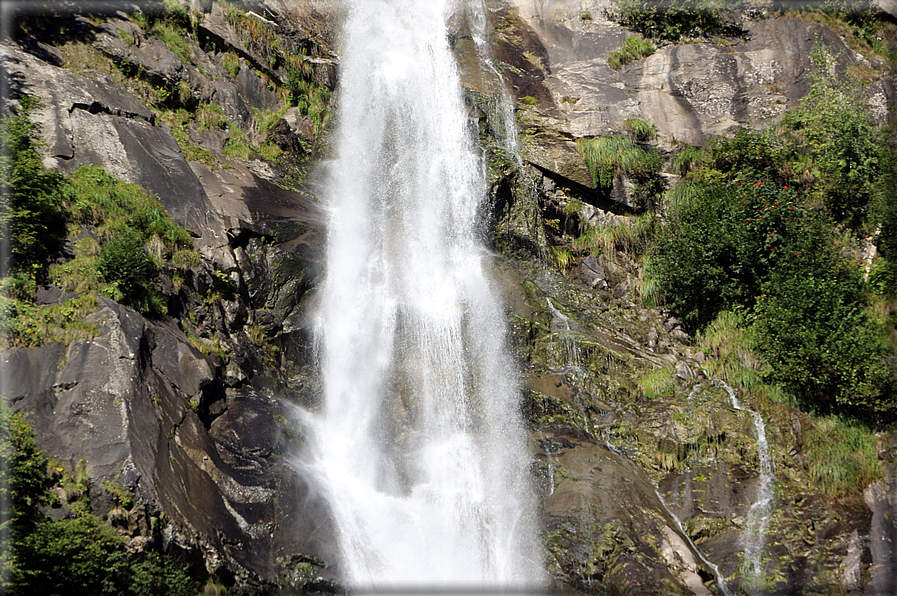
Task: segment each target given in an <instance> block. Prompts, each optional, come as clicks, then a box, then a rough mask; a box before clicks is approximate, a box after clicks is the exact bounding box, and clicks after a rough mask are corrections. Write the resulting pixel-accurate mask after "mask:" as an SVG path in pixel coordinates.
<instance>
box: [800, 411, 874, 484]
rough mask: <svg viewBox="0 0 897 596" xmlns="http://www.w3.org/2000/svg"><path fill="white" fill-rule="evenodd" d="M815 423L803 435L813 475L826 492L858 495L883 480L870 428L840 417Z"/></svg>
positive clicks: (810, 471) (809, 466) (815, 421)
mask: <svg viewBox="0 0 897 596" xmlns="http://www.w3.org/2000/svg"><path fill="white" fill-rule="evenodd" d="M814 423H815V426H814V428H812V429H810V430H809V431H807V432H806V433H805V434H804V451H805V453H806V456H807V469H808V471H809V473H810V476H811V477H812V478H813V480H814V481H815V484H816V486H817V487H819V488H820V489H821V490H822V491H823V492H825V493H826V494H829V495H832V496H838V495H843V494H847V493H850V492H855V491H858V490H862V489H863V488H864V487H866V486H867V485H868V484H869V483H871V482H873V481H875V480H878V479H879V478H881V477H882V470H881V465H880V464H879V462H878V457H877V453H876V439H875V435H873V434H872V433H871V432H870V431H869V429H868V428H866V427H864V426H862V425H860V424H858V423H856V422H851V421H847V420H844V419H842V418H838V417H830V418H818V419H815V420H814Z"/></svg>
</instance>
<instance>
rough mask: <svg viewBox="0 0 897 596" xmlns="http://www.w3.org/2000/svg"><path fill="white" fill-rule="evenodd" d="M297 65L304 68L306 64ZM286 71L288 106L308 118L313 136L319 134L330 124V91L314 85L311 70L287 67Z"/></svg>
mask: <svg viewBox="0 0 897 596" xmlns="http://www.w3.org/2000/svg"><path fill="white" fill-rule="evenodd" d="M297 64H299V65H302V66H305V65H307V64H308V63H307V62H305V61H298V62H297ZM286 71H287V80H286V87H287V90H288V91H289V97H288V101H289V103H290V105H291V106H296V107H298V108H299V110H300V111H301V112H302V115H303V116H308V117H309V119H310V120H311V122H312V124H313V126H314V129H315V134H320V133H321V132H322V131H323V130H324V128H325V127H326V126H327V124H328V123H329V122H330V117H331V114H330V108H329V102H330V91H329V90H328V89H326V88H325V87H321V86H318V85H317V84H315V82H314V79H313V75H314V73H313V72H312V71H311V70H308V69H304V68H302V67H300V66H294V65H288V66H287V67H286Z"/></svg>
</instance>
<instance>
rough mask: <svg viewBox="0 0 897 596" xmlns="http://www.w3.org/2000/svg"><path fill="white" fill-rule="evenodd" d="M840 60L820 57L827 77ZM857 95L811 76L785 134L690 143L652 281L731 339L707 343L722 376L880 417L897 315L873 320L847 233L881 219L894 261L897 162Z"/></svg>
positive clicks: (691, 315)
mask: <svg viewBox="0 0 897 596" xmlns="http://www.w3.org/2000/svg"><path fill="white" fill-rule="evenodd" d="M832 60H833V58H832V57H831V54H829V53H827V52H825V51H824V50H820V49H819V48H817V50H816V51H814V62H815V63H816V67H817V68H818V69H819V71H820V72H822V71H824V70H825V69H827V68H828V67H829V66H830V65H831V61H832ZM856 97H857V96H856V95H855V94H854V92H853V91H852V90H851V88H849V86H846V85H845V84H843V83H842V82H839V81H838V80H836V79H833V78H831V77H816V78H815V80H814V82H813V84H812V86H811V92H810V96H809V97H808V99H807V100H806V102H804V103H802V104H801V105H800V106H799V107H798V108H797V109H795V110H792V111H790V112H788V113H786V115H785V118H784V125H785V126H784V127H783V128H782V129H781V130H774V129H770V130H767V131H762V132H754V131H748V130H740V131H738V132H737V133H736V134H735V135H734V136H732V137H731V138H727V139H716V140H714V141H712V142H711V143H710V153H709V158H708V155H707V154H706V153H705V154H701V155H698V156H696V157H695V158H692V156H691V155H688V154H685V151H684V150H682V153H683V156H682V158H679V159H677V157H674V158H673V167H674V169H675V170H676V171H677V173H679V174H685V175H686V179H685V180H684V181H683V183H681V184H680V185H679V186H677V187H676V189H674V191H672V192H670V193H669V204H670V205H669V221H668V225H667V226H665V228H664V229H663V230H662V231H661V232H660V234H658V236H657V238H656V242H655V246H654V249H653V251H652V254H651V257H650V259H649V261H648V263H647V265H646V277H647V278H648V279H649V280H650V282H651V284H652V287H653V288H654V289H655V291H656V294H658V295H659V296H662V297H663V299H664V300H665V301H666V303H667V304H668V305H669V306H670V307H671V308H672V309H673V310H675V311H676V312H677V313H679V314H680V315H681V316H682V319H683V322H684V323H685V324H686V326H687V327H688V328H689V329H691V330H693V331H701V330H702V329H706V330H705V331H704V333H705V334H708V336H710V335H714V334H715V335H716V336H719V334H720V333H722V332H723V330H724V331H725V334H726V335H728V336H729V337H730V338H732V339H731V340H730V341H729V342H728V344H729V345H728V347H723V345H722V344H720V345H714V346H712V347H711V348H710V349H709V351H710V352H711V353H714V354H715V357H716V358H717V359H718V360H719V361H718V363H717V364H716V365H715V366H717V367H718V368H719V369H720V370H721V371H722V374H723V375H726V376H725V377H724V378H728V379H729V380H730V381H732V380H734V381H735V382H738V383H741V384H742V385H743V386H745V387H749V388H751V387H753V388H760V387H761V386H762V387H767V388H769V387H772V385H766V384H765V383H774V384H775V386H776V387H779V388H781V389H779V390H777V391H780V392H781V391H782V390H784V391H786V392H788V393H790V394H791V395H793V396H794V397H795V398H796V399H797V400H798V403H800V405H802V406H803V407H808V408H811V409H814V410H816V411H820V412H837V413H842V414H846V415H854V416H856V415H860V416H866V415H869V416H880V415H881V414H882V413H883V412H888V411H891V410H892V409H893V408H894V406H895V405H897V403H895V397H894V387H892V385H893V381H891V380H890V379H891V377H892V376H893V375H892V370H890V369H891V368H892V367H893V365H892V364H891V361H892V360H893V358H892V356H893V353H894V345H893V344H892V342H890V341H889V340H888V338H889V335H892V333H891V332H889V331H888V330H887V328H886V327H893V322H892V321H885V320H884V318H883V316H882V315H880V314H879V315H876V316H877V318H874V317H873V316H872V315H871V314H870V313H871V312H873V311H872V310H871V309H869V308H868V307H867V299H866V293H867V292H868V291H869V289H870V287H871V286H870V285H867V284H865V283H864V282H863V280H862V279H861V276H860V274H859V271H858V270H857V269H856V268H855V267H854V265H853V264H851V263H850V262H848V261H847V260H846V259H845V256H844V255H846V254H849V251H850V248H849V246H850V244H851V240H850V238H849V236H850V233H851V230H856V231H857V232H859V233H861V234H863V235H865V234H867V233H869V231H871V230H872V229H874V227H875V226H880V229H881V236H880V240H881V242H880V244H881V246H882V247H883V249H882V252H883V254H885V255H886V258H887V259H888V261H890V259H891V258H892V255H893V252H894V250H895V247H897V242H895V241H894V240H893V238H894V237H895V233H897V223H895V222H897V207H894V206H892V205H890V203H891V202H892V201H889V200H887V199H886V198H885V197H887V196H893V191H894V190H897V180H895V176H897V175H895V174H894V173H893V169H894V168H893V166H894V165H895V164H897V156H895V152H894V150H893V149H892V148H890V147H888V145H887V144H886V143H884V142H883V140H882V135H881V133H880V131H879V129H878V127H876V126H875V125H874V124H873V122H872V119H871V116H870V114H869V110H868V108H867V107H866V106H865V105H864V104H863V103H862V102H860V101H857V100H856ZM836 224H837V226H838V227H837V228H836ZM844 224H848V226H846V227H845V225H844ZM836 229H839V230H843V232H840V234H842V236H839V235H836V233H835V230H836ZM842 238H843V239H842ZM888 261H886V262H885V263H884V264H879V265H877V266H876V267H874V268H873V273H874V275H873V276H872V278H873V281H874V282H875V284H876V287H878V288H880V289H881V290H882V291H886V290H885V289H886V288H888V287H893V286H892V285H891V284H892V282H891V281H889V280H893V279H895V278H897V276H895V275H894V274H892V273H890V267H891V266H890V265H889V264H888ZM727 312H728V313H733V314H731V315H727V314H725V313H727ZM723 319H725V321H723ZM711 322H713V325H710V326H708V324H710V323H711ZM723 323H725V325H724V324H723ZM711 331H712V332H713V333H711ZM701 341H702V342H705V341H709V340H706V339H702V340H701ZM711 343H712V342H711ZM715 374H720V373H715ZM770 391H772V390H770ZM773 392H774V391H773ZM767 393H769V392H767Z"/></svg>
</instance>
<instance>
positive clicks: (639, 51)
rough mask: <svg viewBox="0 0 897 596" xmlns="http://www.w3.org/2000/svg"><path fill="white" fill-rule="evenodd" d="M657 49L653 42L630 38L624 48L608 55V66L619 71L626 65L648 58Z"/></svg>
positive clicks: (625, 42) (624, 43)
mask: <svg viewBox="0 0 897 596" xmlns="http://www.w3.org/2000/svg"><path fill="white" fill-rule="evenodd" d="M656 49H657V48H655V47H654V44H653V43H651V40H649V39H640V38H638V37H631V36H630V37H627V38H626V41H624V42H623V47H622V48H620V49H619V50H616V51H613V52H611V53H609V54H608V55H607V65H608V66H610V67H611V68H612V69H614V70H619V69H620V67H621V66H623V65H625V64H629V63H630V62H635V61H636V60H641V59H642V58H647V57H648V56H650V55H651V54H653V53H654V52H655V51H656Z"/></svg>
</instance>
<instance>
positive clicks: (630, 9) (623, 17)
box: [607, 0, 726, 41]
mask: <svg viewBox="0 0 897 596" xmlns="http://www.w3.org/2000/svg"><path fill="white" fill-rule="evenodd" d="M721 5H722V3H719V2H708V1H707V0H667V1H666V2H657V1H656V0H617V8H616V10H610V11H607V16H608V17H609V18H610V19H611V20H613V21H616V22H617V23H619V24H620V25H622V26H623V27H626V28H627V29H630V30H632V31H637V32H638V33H641V34H642V35H644V36H646V37H653V38H655V39H664V40H669V41H677V40H679V39H681V38H682V37H686V36H691V37H697V36H699V35H715V34H720V33H723V32H724V31H725V29H726V27H725V23H724V22H723V19H722V7H721Z"/></svg>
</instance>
